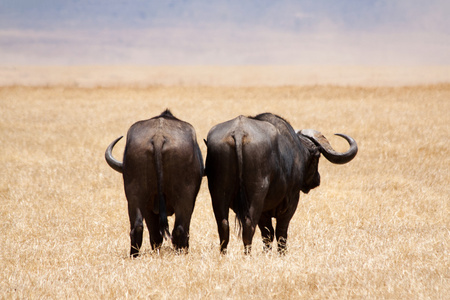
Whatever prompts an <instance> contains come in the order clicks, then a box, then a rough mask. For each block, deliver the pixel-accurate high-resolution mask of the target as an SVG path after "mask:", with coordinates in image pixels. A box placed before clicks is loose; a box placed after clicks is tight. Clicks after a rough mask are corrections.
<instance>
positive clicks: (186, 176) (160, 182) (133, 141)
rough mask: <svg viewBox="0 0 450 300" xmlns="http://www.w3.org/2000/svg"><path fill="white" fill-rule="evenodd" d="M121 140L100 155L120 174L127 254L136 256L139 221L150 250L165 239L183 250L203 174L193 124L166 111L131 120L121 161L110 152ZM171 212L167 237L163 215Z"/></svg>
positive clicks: (139, 235) (186, 244)
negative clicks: (172, 217)
mask: <svg viewBox="0 0 450 300" xmlns="http://www.w3.org/2000/svg"><path fill="white" fill-rule="evenodd" d="M121 138H122V137H119V138H117V139H116V140H114V141H113V142H112V143H111V144H110V145H109V146H108V148H107V149H106V152H105V158H106V161H107V163H108V164H109V166H110V167H111V168H113V169H114V170H116V171H118V172H120V173H122V174H123V182H124V187H125V195H126V198H127V201H128V215H129V219H130V227H131V231H130V237H131V250H130V255H131V256H132V257H134V256H137V255H138V254H139V249H140V248H141V245H142V235H143V228H144V227H143V220H145V223H146V225H147V228H148V231H149V234H150V244H151V247H152V249H153V250H155V249H159V248H160V246H161V245H162V242H163V239H171V241H172V244H173V245H174V246H175V249H176V250H178V251H187V250H188V248H189V226H190V222H191V216H192V212H193V210H194V204H195V200H196V197H197V194H198V191H199V188H200V184H201V181H202V177H203V175H204V166H203V158H202V154H201V152H200V148H199V146H198V144H197V138H196V133H195V130H194V128H193V127H192V125H191V124H189V123H187V122H184V121H181V120H179V119H177V118H176V117H174V116H173V115H172V113H171V112H170V111H169V110H166V111H164V112H163V113H161V115H159V116H157V117H154V118H151V119H149V120H144V121H139V122H136V123H135V124H133V125H132V126H131V127H130V129H129V130H128V133H127V141H126V145H125V151H124V155H123V162H120V161H118V160H117V159H115V158H114V157H113V156H112V150H113V147H114V145H115V144H116V143H117V142H118V141H119V140H120V139H121ZM173 214H175V224H174V228H173V231H172V235H171V234H170V232H169V225H168V221H167V216H170V215H173Z"/></svg>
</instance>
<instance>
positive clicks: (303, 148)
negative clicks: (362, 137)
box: [206, 113, 358, 253]
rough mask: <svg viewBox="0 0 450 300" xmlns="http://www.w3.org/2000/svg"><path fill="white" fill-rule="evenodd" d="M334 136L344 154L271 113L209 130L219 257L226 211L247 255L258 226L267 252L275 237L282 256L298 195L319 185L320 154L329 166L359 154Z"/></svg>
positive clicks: (208, 164)
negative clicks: (344, 148)
mask: <svg viewBox="0 0 450 300" xmlns="http://www.w3.org/2000/svg"><path fill="white" fill-rule="evenodd" d="M338 135H339V136H341V137H343V138H345V139H346V140H347V142H348V143H349V144H350V149H349V150H348V151H347V152H345V153H338V152H336V151H334V150H333V148H332V147H331V145H330V143H329V142H328V141H327V140H326V139H325V137H324V136H323V135H322V134H321V133H320V132H318V131H314V130H302V131H300V132H299V133H296V132H295V131H294V129H293V128H292V127H291V125H290V124H289V123H288V122H287V121H285V120H284V119H282V118H281V117H279V116H276V115H273V114H270V113H264V114H260V115H258V116H256V117H244V116H239V117H237V118H235V119H233V120H230V121H227V122H224V123H221V124H218V125H216V126H215V127H213V128H212V129H211V130H210V131H209V133H208V138H207V141H206V143H207V147H208V152H207V156H206V176H207V177H208V185H209V191H210V193H211V198H212V204H213V209H214V214H215V217H216V222H217V226H218V230H219V236H220V249H221V252H222V253H226V249H227V245H228V241H229V223H228V210H229V208H231V209H233V211H234V212H235V213H236V217H237V220H238V222H239V225H240V228H241V229H242V239H243V242H244V246H245V252H246V253H249V252H250V250H251V244H252V239H253V235H254V233H255V228H256V225H258V226H259V229H260V230H261V235H262V238H263V241H264V248H265V250H270V249H271V245H272V242H273V239H274V236H276V239H277V242H278V251H279V252H281V253H282V252H284V251H285V249H286V239H287V231H288V226H289V222H290V220H291V218H292V216H293V215H294V212H295V210H296V208H297V205H298V201H299V196H300V191H302V192H304V193H308V192H309V191H310V190H311V189H313V188H315V187H317V186H319V184H320V175H319V172H318V164H319V157H320V153H322V154H323V155H324V156H325V157H326V158H327V159H328V160H329V161H330V162H332V163H336V164H345V163H347V162H349V161H351V160H352V159H353V158H354V157H355V155H356V153H357V151H358V147H357V145H356V142H355V140H354V139H352V138H351V137H349V136H347V135H344V134H338ZM272 218H275V219H276V231H275V230H274V228H273V226H272Z"/></svg>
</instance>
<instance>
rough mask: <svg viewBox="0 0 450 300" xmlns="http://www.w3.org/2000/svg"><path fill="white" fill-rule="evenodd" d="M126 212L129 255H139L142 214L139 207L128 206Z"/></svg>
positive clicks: (142, 226)
mask: <svg viewBox="0 0 450 300" xmlns="http://www.w3.org/2000/svg"><path fill="white" fill-rule="evenodd" d="M128 214H129V217H130V227H131V228H130V239H131V249H130V256H131V257H136V256H138V255H139V249H140V248H141V246H142V235H143V232H144V224H143V221H142V214H141V211H140V209H139V208H132V207H129V209H128Z"/></svg>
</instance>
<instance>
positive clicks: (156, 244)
mask: <svg viewBox="0 0 450 300" xmlns="http://www.w3.org/2000/svg"><path fill="white" fill-rule="evenodd" d="M145 222H146V223H147V228H148V232H149V235H150V245H151V246H152V250H157V249H159V248H161V245H162V243H163V236H162V235H161V232H160V230H159V215H157V214H155V213H153V212H149V214H148V215H146V216H145Z"/></svg>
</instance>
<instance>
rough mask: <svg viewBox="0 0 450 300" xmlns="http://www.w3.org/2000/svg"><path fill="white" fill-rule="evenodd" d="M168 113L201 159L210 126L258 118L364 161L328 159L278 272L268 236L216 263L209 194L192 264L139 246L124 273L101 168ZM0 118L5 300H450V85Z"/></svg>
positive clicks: (265, 92) (109, 100)
mask: <svg viewBox="0 0 450 300" xmlns="http://www.w3.org/2000/svg"><path fill="white" fill-rule="evenodd" d="M43 76H44V75H43ZM227 76H228V75H227ZM165 108H170V109H171V110H172V112H173V113H174V114H175V115H176V116H177V117H178V118H180V119H183V120H185V121H188V122H190V123H191V124H192V125H193V126H194V127H195V128H196V130H197V138H198V140H199V143H200V145H201V149H202V152H203V154H204V155H206V148H205V146H204V144H203V142H201V141H202V139H203V138H205V137H206V135H207V132H208V130H209V129H210V128H211V127H212V126H213V125H215V124H217V123H219V122H222V121H225V120H228V119H231V118H233V117H235V116H237V115H239V114H244V115H254V114H257V113H260V112H265V111H270V112H274V113H277V114H279V115H281V116H283V117H285V118H286V119H287V120H289V121H290V123H291V124H292V125H293V126H294V128H296V129H301V128H314V129H317V130H320V131H321V132H322V133H324V134H325V136H327V137H328V138H329V140H330V142H331V143H332V144H333V145H335V147H336V148H337V149H338V150H344V149H346V144H345V142H343V141H341V139H339V138H338V137H334V136H333V133H335V132H342V133H346V134H349V135H351V136H352V137H354V138H355V139H356V141H357V142H358V144H359V153H358V155H357V157H356V158H355V159H354V160H353V161H352V162H350V163H349V164H347V165H342V166H337V165H332V164H331V163H329V162H327V161H326V160H325V159H323V158H322V159H321V162H320V165H319V170H320V173H321V175H322V183H321V186H320V187H318V188H317V189H315V190H312V191H311V192H310V193H309V194H308V195H304V194H302V195H301V197H300V204H299V207H298V209H297V212H296V214H295V216H294V218H293V220H292V222H291V226H290V229H289V239H288V253H287V254H286V255H285V256H279V255H277V254H276V252H275V251H274V252H273V253H270V254H264V253H263V252H262V242H261V241H260V233H259V231H257V233H256V234H255V239H254V247H253V249H254V250H253V253H252V255H251V256H245V255H243V246H242V242H241V240H240V239H239V237H238V236H237V234H236V233H235V232H233V233H232V234H231V241H230V245H229V253H228V255H227V256H221V255H220V254H219V238H218V234H217V228H216V225H215V221H214V216H213V212H212V208H211V201H210V197H209V193H208V189H207V184H206V183H207V182H206V179H204V182H203V185H202V188H201V190H200V193H199V196H198V198H197V203H196V207H195V210H194V214H193V218H192V224H191V238H190V244H191V249H190V253H189V254H188V255H176V254H175V253H174V252H173V251H172V250H171V247H170V245H169V244H167V243H165V244H164V246H163V248H162V250H161V251H160V252H159V253H153V252H152V251H151V248H150V245H149V242H148V235H147V233H145V235H144V238H145V239H144V245H143V255H141V256H140V257H139V258H137V259H130V258H129V257H128V251H129V235H128V234H129V232H128V231H129V224H128V215H127V210H126V199H125V196H124V192H123V183H122V178H121V176H120V174H118V173H116V172H115V171H113V170H112V169H110V168H109V167H108V166H107V164H106V162H105V161H104V157H103V154H104V150H105V148H106V146H107V145H108V144H109V143H110V142H111V141H112V140H113V139H114V138H116V137H117V136H119V135H124V134H126V131H127V129H128V128H129V126H130V125H131V124H132V123H134V122H135V121H137V120H141V119H146V118H149V117H152V116H155V115H157V114H159V113H160V112H162V111H163V110H164V109H165ZM0 109H1V118H0V142H1V148H0V149H1V151H0V162H1V165H2V171H1V172H0V205H1V209H0V231H1V244H0V298H8V299H11V298H20V299H23V298H50V299H54V298H94V299H98V298H101V299H105V298H131V299H135V298H144V299H200V298H206V299H288V298H292V299H301V298H305V299H336V298H359V299H361V298H363V299H370V298H372V299H375V298H376V299H380V298H389V299H411V298H413V299H448V297H449V295H450V271H449V270H450V253H449V251H450V232H449V228H450V218H449V204H450V201H449V198H450V197H449V196H450V185H449V182H450V172H449V170H450V152H449V149H448V144H449V137H450V115H449V113H448V112H449V111H450V84H445V83H442V84H434V85H432V84H427V85H413V86H393V87H389V86H376V85H373V84H372V85H371V86H370V87H369V86H354V85H351V86H342V85H341V86H338V85H320V84H319V85H296V86H295V85H273V86H271V85H268V84H262V85H258V86H257V85H253V84H252V83H251V82H250V83H249V84H248V85H246V84H245V81H244V82H240V84H239V85H214V84H207V85H205V84H180V83H179V84H177V83H176V82H175V83H173V84H165V85H146V86H145V85H138V86H134V87H133V86H126V85H107V86H104V87H102V86H96V85H95V84H92V85H91V86H89V87H84V86H82V87H80V86H78V85H77V84H56V85H53V84H50V85H44V86H42V85H40V84H37V85H36V84H34V85H32V86H30V85H27V84H24V85H20V84H19V85H6V86H3V87H0ZM123 146H124V142H123V141H121V142H120V143H119V144H118V146H116V148H117V149H115V150H117V151H116V152H115V155H116V156H117V157H120V156H121V150H122V149H123ZM231 215H232V217H231V219H233V218H234V217H233V213H231ZM169 221H170V222H173V219H172V218H170V220H169Z"/></svg>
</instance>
